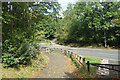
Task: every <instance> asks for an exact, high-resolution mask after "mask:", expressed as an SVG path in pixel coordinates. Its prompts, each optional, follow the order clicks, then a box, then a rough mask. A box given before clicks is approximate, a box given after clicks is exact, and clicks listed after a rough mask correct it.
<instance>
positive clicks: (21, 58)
mask: <svg viewBox="0 0 120 80" xmlns="http://www.w3.org/2000/svg"><path fill="white" fill-rule="evenodd" d="M10 46H11V45H10ZM10 46H8V47H10ZM39 49H40V47H39V46H38V45H36V44H28V43H22V44H21V45H20V47H19V48H18V49H17V50H15V49H14V47H13V48H11V47H10V49H8V53H4V55H3V56H2V63H3V67H14V66H18V65H20V64H23V65H27V64H29V63H30V62H31V60H32V59H34V58H36V56H37V54H39ZM10 50H11V51H13V52H15V53H12V52H11V51H10ZM14 50H15V51H14Z"/></svg>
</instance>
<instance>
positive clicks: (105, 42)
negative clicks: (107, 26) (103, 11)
mask: <svg viewBox="0 0 120 80" xmlns="http://www.w3.org/2000/svg"><path fill="white" fill-rule="evenodd" d="M104 44H105V45H104V46H105V47H107V40H106V32H105V30H104Z"/></svg>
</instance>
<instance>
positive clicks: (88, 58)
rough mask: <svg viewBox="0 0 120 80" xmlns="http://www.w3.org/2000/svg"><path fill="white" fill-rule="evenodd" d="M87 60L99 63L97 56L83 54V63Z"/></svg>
mask: <svg viewBox="0 0 120 80" xmlns="http://www.w3.org/2000/svg"><path fill="white" fill-rule="evenodd" d="M87 61H90V63H100V59H99V58H97V57H88V56H85V63H87Z"/></svg>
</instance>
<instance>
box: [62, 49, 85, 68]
mask: <svg viewBox="0 0 120 80" xmlns="http://www.w3.org/2000/svg"><path fill="white" fill-rule="evenodd" d="M64 54H65V55H67V56H70V58H72V59H73V60H75V61H76V62H77V63H78V64H79V65H83V66H84V67H85V65H86V64H85V58H84V57H83V56H80V55H78V54H76V53H73V52H71V51H67V50H64Z"/></svg>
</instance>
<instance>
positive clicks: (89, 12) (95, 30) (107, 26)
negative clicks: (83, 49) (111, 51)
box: [56, 2, 120, 48]
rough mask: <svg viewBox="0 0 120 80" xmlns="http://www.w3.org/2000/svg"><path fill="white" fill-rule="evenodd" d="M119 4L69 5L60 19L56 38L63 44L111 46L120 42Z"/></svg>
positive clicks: (87, 3)
mask: <svg viewBox="0 0 120 80" xmlns="http://www.w3.org/2000/svg"><path fill="white" fill-rule="evenodd" d="M119 4H120V3H119V2H76V4H73V5H72V4H68V7H67V10H66V11H64V12H63V14H64V18H63V19H59V23H58V24H59V26H58V27H59V28H57V29H58V30H57V32H56V38H57V39H58V40H59V42H61V43H62V44H70V43H79V44H80V46H85V45H88V46H91V45H92V44H96V45H97V46H104V47H107V46H110V47H114V46H116V47H117V48H118V47H119V45H117V44H118V43H119V42H118V41H119V36H120V35H119V32H120V29H119V19H120V14H119V13H120V10H119Z"/></svg>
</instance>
